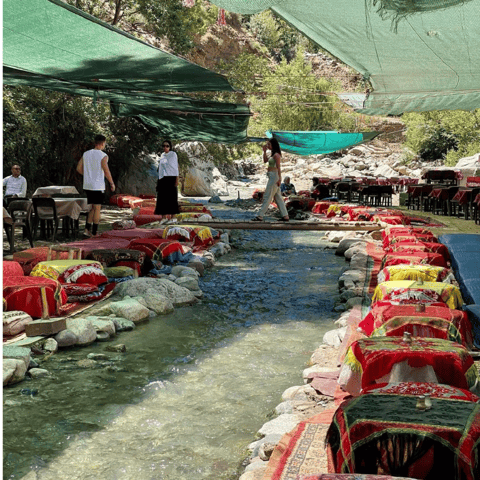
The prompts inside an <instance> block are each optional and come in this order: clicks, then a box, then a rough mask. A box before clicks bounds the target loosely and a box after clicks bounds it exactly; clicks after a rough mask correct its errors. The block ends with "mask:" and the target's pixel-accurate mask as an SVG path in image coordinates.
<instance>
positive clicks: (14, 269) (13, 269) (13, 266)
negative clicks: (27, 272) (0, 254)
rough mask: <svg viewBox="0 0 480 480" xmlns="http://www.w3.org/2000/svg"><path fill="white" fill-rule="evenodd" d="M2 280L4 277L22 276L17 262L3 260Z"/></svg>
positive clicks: (21, 270) (20, 267)
mask: <svg viewBox="0 0 480 480" xmlns="http://www.w3.org/2000/svg"><path fill="white" fill-rule="evenodd" d="M2 267H3V278H5V277H22V276H23V275H24V273H23V269H22V266H21V265H20V264H19V263H18V262H11V261H8V260H4V261H3V262H2Z"/></svg>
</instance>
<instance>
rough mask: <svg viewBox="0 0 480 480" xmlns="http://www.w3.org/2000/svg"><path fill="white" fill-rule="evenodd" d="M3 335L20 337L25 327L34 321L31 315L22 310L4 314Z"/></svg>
mask: <svg viewBox="0 0 480 480" xmlns="http://www.w3.org/2000/svg"><path fill="white" fill-rule="evenodd" d="M2 317H3V318H2V320H3V335H4V336H5V335H9V336H12V335H18V334H19V333H22V332H24V331H25V327H26V326H27V325H28V324H29V323H30V322H31V321H32V320H33V319H32V317H31V316H30V315H28V314H27V313H25V312H21V311H20V310H13V311H12V312H3V315H2Z"/></svg>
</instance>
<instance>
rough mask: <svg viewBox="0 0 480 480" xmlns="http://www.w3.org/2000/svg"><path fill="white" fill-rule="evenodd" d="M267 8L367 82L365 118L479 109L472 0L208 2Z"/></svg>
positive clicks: (476, 10) (478, 11)
mask: <svg viewBox="0 0 480 480" xmlns="http://www.w3.org/2000/svg"><path fill="white" fill-rule="evenodd" d="M212 2H213V3H214V4H216V5H218V6H219V7H222V8H225V9H226V10H230V11H233V12H238V13H244V14H251V13H258V12H260V11H262V10H265V9H267V8H271V9H272V10H273V11H274V12H275V13H276V14H278V15H279V16H280V17H282V18H284V19H285V20H286V21H287V22H288V23H290V24H291V25H293V26H294V27H296V28H297V29H298V30H300V31H301V32H303V33H304V34H305V35H306V36H307V37H309V38H310V39H312V40H313V41H314V42H316V43H317V44H318V45H320V46H321V47H322V48H324V49H326V50H328V51H329V52H330V53H331V54H333V55H334V56H336V57H338V58H339V59H340V60H342V61H343V62H345V63H346V64H348V65H350V66H351V67H353V68H354V69H356V70H357V71H359V72H361V73H362V74H363V75H364V77H365V79H368V80H370V82H371V84H372V86H373V92H371V93H370V94H369V95H368V97H367V98H366V100H364V101H362V102H361V103H360V104H357V107H358V108H359V112H361V113H366V114H369V115H385V114H391V115H399V114H401V113H403V112H408V111H429V110H447V109H448V110H451V109H464V110H473V109H475V108H480V29H479V28H478V25H479V22H480V0H212Z"/></svg>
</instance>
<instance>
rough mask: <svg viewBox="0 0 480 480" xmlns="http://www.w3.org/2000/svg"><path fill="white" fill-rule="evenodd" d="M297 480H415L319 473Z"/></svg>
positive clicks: (358, 474)
mask: <svg viewBox="0 0 480 480" xmlns="http://www.w3.org/2000/svg"><path fill="white" fill-rule="evenodd" d="M296 480H415V479H413V478H410V477H408V478H407V477H392V476H391V475H370V474H368V473H367V474H365V475H363V474H360V473H355V474H350V473H318V474H314V475H301V476H300V477H297V478H296Z"/></svg>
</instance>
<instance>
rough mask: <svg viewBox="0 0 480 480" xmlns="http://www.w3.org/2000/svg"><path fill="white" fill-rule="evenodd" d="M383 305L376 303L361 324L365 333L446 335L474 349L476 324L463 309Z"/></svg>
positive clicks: (378, 335) (438, 336) (379, 334)
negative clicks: (473, 330) (473, 328)
mask: <svg viewBox="0 0 480 480" xmlns="http://www.w3.org/2000/svg"><path fill="white" fill-rule="evenodd" d="M382 304H383V302H376V303H374V304H373V305H372V309H371V310H370V312H369V313H368V314H367V315H366V317H365V318H364V319H363V320H362V321H361V322H360V323H359V324H358V328H360V329H361V330H362V332H363V333H365V335H367V336H375V337H380V336H388V337H401V336H403V334H404V332H409V333H411V334H412V335H413V336H415V337H429V338H443V339H444V340H450V341H453V342H457V343H460V344H461V345H464V346H465V347H467V348H468V349H471V348H472V325H471V323H470V320H469V319H468V315H467V314H466V312H464V311H462V310H453V309H451V308H448V307H446V306H443V307H439V306H431V305H425V311H423V312H419V311H417V308H416V306H415V305H382Z"/></svg>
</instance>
